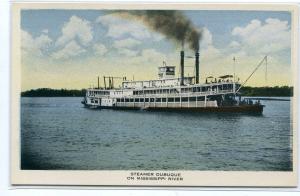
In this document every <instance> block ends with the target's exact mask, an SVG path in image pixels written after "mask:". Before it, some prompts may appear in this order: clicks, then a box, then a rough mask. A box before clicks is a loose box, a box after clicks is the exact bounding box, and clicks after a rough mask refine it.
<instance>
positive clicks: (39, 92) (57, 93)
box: [21, 88, 85, 97]
mask: <svg viewBox="0 0 300 196" xmlns="http://www.w3.org/2000/svg"><path fill="white" fill-rule="evenodd" d="M84 95H85V90H84V89H82V90H67V89H50V88H39V89H32V90H29V91H25V92H22V93H21V96H22V97H83V96H84Z"/></svg>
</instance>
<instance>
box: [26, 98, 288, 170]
mask: <svg viewBox="0 0 300 196" xmlns="http://www.w3.org/2000/svg"><path fill="white" fill-rule="evenodd" d="M81 99H82V98H73V97H72V98H70V97H67V98H22V99H21V168H22V169H45V170H49V169H51V170H52V169H53V170H70V169H72V170H220V171H290V170H292V147H291V146H292V131H291V117H290V104H291V103H290V102H289V101H261V102H262V104H264V105H266V107H265V108H264V112H263V114H262V115H246V114H208V113H206V114H199V113H198V114H197V113H171V112H147V111H115V110H92V109H87V108H84V107H83V106H82V105H81V103H80V101H81Z"/></svg>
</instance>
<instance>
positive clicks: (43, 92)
mask: <svg viewBox="0 0 300 196" xmlns="http://www.w3.org/2000/svg"><path fill="white" fill-rule="evenodd" d="M85 92H86V90H85V89H81V90H76V89H51V88H39V89H31V90H28V91H24V92H21V97H84V96H85ZM240 92H241V93H242V95H243V96H245V97H258V96H260V97H292V96H293V87H289V86H280V87H279V86H274V87H250V86H245V87H242V88H241V90H240Z"/></svg>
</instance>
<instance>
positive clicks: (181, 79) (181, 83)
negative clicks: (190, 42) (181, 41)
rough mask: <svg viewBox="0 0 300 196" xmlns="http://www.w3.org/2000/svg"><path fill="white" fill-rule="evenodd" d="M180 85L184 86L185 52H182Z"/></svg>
mask: <svg viewBox="0 0 300 196" xmlns="http://www.w3.org/2000/svg"><path fill="white" fill-rule="evenodd" d="M180 74H181V76H180V85H181V86H183V85H184V51H183V50H182V51H181V52H180Z"/></svg>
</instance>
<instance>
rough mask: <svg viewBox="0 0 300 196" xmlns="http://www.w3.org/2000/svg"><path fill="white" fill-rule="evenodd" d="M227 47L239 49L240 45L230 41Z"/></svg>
mask: <svg viewBox="0 0 300 196" xmlns="http://www.w3.org/2000/svg"><path fill="white" fill-rule="evenodd" d="M228 46H229V48H232V49H237V48H240V47H241V44H240V43H239V42H237V41H232V42H230V44H229V45H228Z"/></svg>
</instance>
